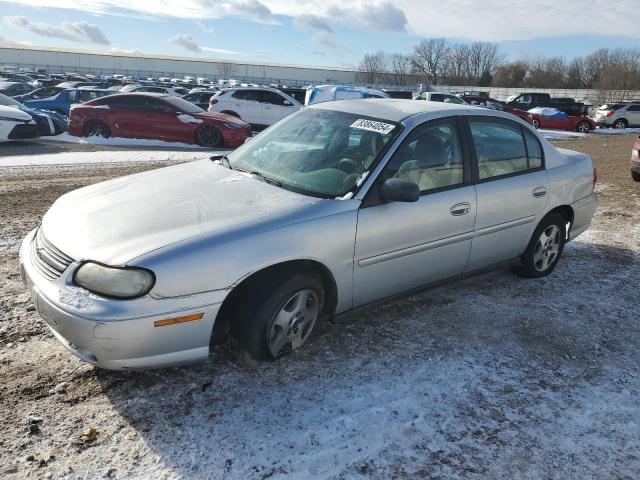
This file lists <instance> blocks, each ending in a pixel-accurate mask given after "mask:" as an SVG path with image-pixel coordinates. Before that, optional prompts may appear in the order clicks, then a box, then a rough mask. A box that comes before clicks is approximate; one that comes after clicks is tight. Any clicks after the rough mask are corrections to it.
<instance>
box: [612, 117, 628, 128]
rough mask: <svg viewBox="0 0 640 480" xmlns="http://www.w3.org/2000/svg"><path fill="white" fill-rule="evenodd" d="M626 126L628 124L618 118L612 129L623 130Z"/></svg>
mask: <svg viewBox="0 0 640 480" xmlns="http://www.w3.org/2000/svg"><path fill="white" fill-rule="evenodd" d="M628 126H629V123H628V122H627V121H626V120H625V119H624V118H620V119H618V120H616V121H615V122H613V128H618V129H624V128H627V127H628Z"/></svg>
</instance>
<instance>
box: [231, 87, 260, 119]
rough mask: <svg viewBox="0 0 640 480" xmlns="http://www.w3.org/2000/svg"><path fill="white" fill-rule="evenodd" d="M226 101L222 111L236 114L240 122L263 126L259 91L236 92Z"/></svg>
mask: <svg viewBox="0 0 640 480" xmlns="http://www.w3.org/2000/svg"><path fill="white" fill-rule="evenodd" d="M227 100H228V101H227V102H226V103H227V104H226V105H225V106H224V110H230V111H233V112H235V113H237V114H238V115H239V116H240V118H241V119H242V120H244V121H245V122H247V123H250V124H252V125H263V121H262V104H261V103H260V92H259V91H256V90H249V89H246V90H244V89H243V90H236V91H234V92H233V93H232V94H231V97H228V98H227Z"/></svg>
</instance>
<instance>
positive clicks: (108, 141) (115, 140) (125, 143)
mask: <svg viewBox="0 0 640 480" xmlns="http://www.w3.org/2000/svg"><path fill="white" fill-rule="evenodd" d="M194 120H195V119H194ZM47 140H51V141H54V142H66V143H82V144H85V145H106V146H112V147H169V148H188V149H193V150H204V149H206V147H201V146H200V145H192V144H190V143H181V142H165V141H164V140H151V139H147V138H122V137H110V138H102V137H76V136H73V135H69V133H68V132H65V133H61V134H60V135H56V136H55V137H47Z"/></svg>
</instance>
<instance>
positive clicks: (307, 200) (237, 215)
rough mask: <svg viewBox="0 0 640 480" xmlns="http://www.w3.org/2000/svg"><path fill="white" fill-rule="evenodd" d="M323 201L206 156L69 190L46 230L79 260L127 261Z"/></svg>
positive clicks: (45, 220) (50, 238) (54, 209)
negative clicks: (207, 158) (174, 244)
mask: <svg viewBox="0 0 640 480" xmlns="http://www.w3.org/2000/svg"><path fill="white" fill-rule="evenodd" d="M318 201H320V199H318V198H314V197H308V196H305V195H300V194H297V193H294V192H291V191H288V190H284V189H282V188H279V187H276V186H273V185H270V184H267V183H265V182H262V181H260V180H258V179H257V178H255V177H253V176H250V175H248V174H244V173H241V172H237V171H233V170H229V169H227V168H224V167H222V166H220V165H219V164H217V163H214V162H212V161H210V160H202V161H197V162H192V163H186V164H181V165H177V166H173V167H167V168H161V169H158V170H152V171H149V172H144V173H141V174H136V175H130V176H127V177H122V178H119V179H115V180H110V181H107V182H103V183H98V184H95V185H91V186H88V187H84V188H81V189H79V190H75V191H73V192H70V193H67V194H66V195H63V196H62V197H60V198H59V199H58V200H57V201H56V202H55V203H54V204H53V206H52V207H51V209H50V210H49V211H48V212H47V213H46V214H45V216H44V218H43V220H42V230H43V233H44V236H45V237H46V238H47V240H48V241H49V242H50V243H52V244H53V245H55V246H56V247H57V248H58V249H59V250H61V251H62V252H64V253H65V254H67V255H68V256H70V257H72V258H74V259H75V260H96V261H99V262H103V263H106V264H109V265H124V264H126V263H127V262H129V261H131V260H133V259H135V258H137V257H139V256H140V255H143V254H145V253H148V252H151V251H153V250H156V249H158V248H162V247H165V246H167V245H171V244H173V243H176V242H180V241H182V240H186V239H188V238H192V237H195V236H200V235H206V234H214V233H221V234H222V233H225V232H228V231H230V230H231V229H233V228H236V227H238V226H240V225H241V224H245V223H247V222H252V221H258V220H263V219H264V218H265V217H267V216H270V215H275V214H282V213H285V212H288V211H292V210H295V209H298V208H301V207H303V206H305V205H310V204H312V203H316V202H318Z"/></svg>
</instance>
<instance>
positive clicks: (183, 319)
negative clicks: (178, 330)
mask: <svg viewBox="0 0 640 480" xmlns="http://www.w3.org/2000/svg"><path fill="white" fill-rule="evenodd" d="M202 317H204V313H194V314H193V315H186V316H184V317H175V318H166V319H164V320H156V321H155V322H153V326H154V327H166V326H167V325H175V324H176V323H185V322H194V321H196V320H201V319H202Z"/></svg>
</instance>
